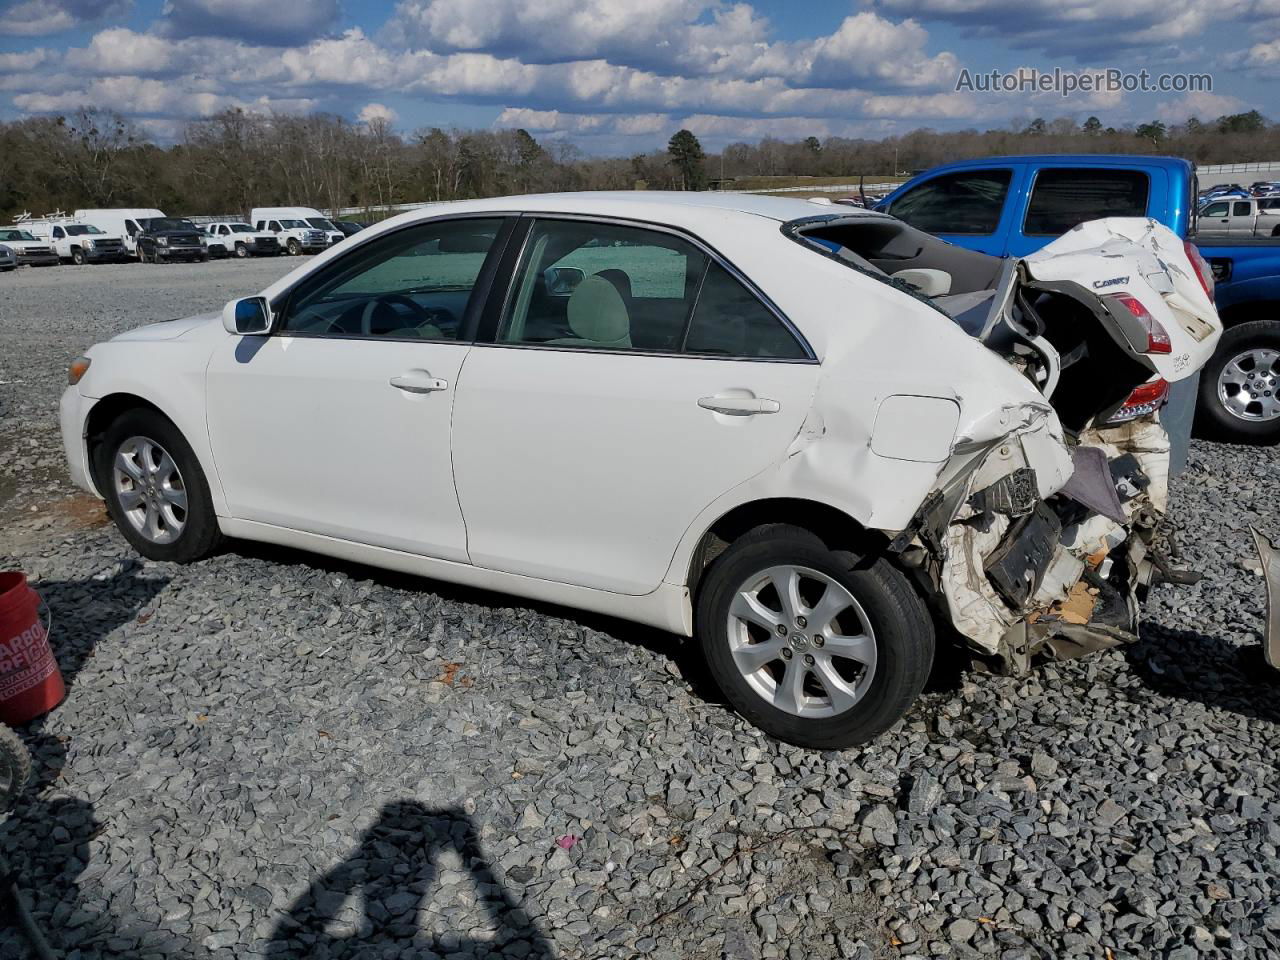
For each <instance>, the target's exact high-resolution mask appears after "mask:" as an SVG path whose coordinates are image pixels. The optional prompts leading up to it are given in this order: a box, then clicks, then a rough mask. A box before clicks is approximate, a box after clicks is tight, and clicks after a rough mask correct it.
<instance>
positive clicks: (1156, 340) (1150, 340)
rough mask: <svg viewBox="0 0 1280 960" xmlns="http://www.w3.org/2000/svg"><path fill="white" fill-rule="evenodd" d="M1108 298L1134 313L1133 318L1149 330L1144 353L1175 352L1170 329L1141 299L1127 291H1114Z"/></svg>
mask: <svg viewBox="0 0 1280 960" xmlns="http://www.w3.org/2000/svg"><path fill="white" fill-rule="evenodd" d="M1106 299H1108V300H1110V301H1111V302H1112V303H1116V304H1119V305H1120V306H1122V307H1124V308H1125V309H1126V310H1128V311H1129V313H1130V314H1132V315H1133V318H1134V319H1135V320H1137V321H1138V323H1140V324H1142V327H1143V329H1145V330H1146V331H1147V349H1146V350H1144V351H1143V352H1144V353H1173V343H1172V342H1171V341H1170V340H1169V331H1168V330H1166V329H1165V328H1164V327H1163V326H1161V324H1160V321H1159V320H1157V319H1156V318H1155V317H1153V316H1152V315H1151V312H1150V311H1149V310H1148V309H1147V308H1146V307H1144V306H1143V305H1142V301H1141V300H1139V299H1138V298H1137V297H1134V296H1131V295H1129V294H1127V293H1113V294H1111V295H1110V296H1108V297H1107V298H1106Z"/></svg>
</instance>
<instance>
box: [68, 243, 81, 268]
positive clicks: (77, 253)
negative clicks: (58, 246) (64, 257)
mask: <svg viewBox="0 0 1280 960" xmlns="http://www.w3.org/2000/svg"><path fill="white" fill-rule="evenodd" d="M71 262H72V263H74V264H75V265H76V266H77V267H83V266H84V251H83V250H81V249H80V248H79V247H76V248H75V249H74V250H72V251H71Z"/></svg>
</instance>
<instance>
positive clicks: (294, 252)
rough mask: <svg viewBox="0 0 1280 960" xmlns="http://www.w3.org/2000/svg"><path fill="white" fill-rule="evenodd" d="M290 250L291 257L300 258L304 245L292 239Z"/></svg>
mask: <svg viewBox="0 0 1280 960" xmlns="http://www.w3.org/2000/svg"><path fill="white" fill-rule="evenodd" d="M288 249H289V256H291V257H296V256H299V255H301V253H302V244H300V243H299V242H298V241H297V240H294V239H292V238H290V240H289V244H288Z"/></svg>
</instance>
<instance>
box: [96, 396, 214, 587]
mask: <svg viewBox="0 0 1280 960" xmlns="http://www.w3.org/2000/svg"><path fill="white" fill-rule="evenodd" d="M133 437H145V438H146V439H148V440H151V441H153V442H155V443H157V444H159V445H160V446H161V447H162V448H164V450H166V451H168V453H169V455H170V456H171V457H172V458H173V461H174V463H176V464H177V467H178V472H179V474H180V475H181V478H182V485H183V488H184V489H185V491H186V494H187V509H186V511H185V519H184V523H183V526H182V530H181V532H180V533H179V534H178V536H177V537H176V538H175V539H174V540H173V541H172V542H170V543H155V542H153V541H152V540H149V539H147V538H146V537H144V536H143V535H142V533H141V532H140V531H139V530H137V529H136V528H135V527H134V526H133V524H132V523H131V522H130V520H129V519H128V517H127V516H126V515H125V510H124V507H123V506H122V505H121V503H120V500H119V496H118V495H117V493H116V490H115V482H114V478H113V470H112V464H113V462H114V460H115V457H116V454H117V453H118V452H119V450H120V447H121V445H122V444H124V443H125V442H126V441H127V440H129V439H130V438H133ZM94 479H95V480H96V481H97V485H98V490H99V491H101V493H102V495H103V497H104V498H105V499H106V502H107V512H108V513H109V514H110V515H111V519H112V520H114V521H115V523H116V526H117V527H119V529H120V532H121V533H122V534H124V538H125V539H126V540H128V541H129V543H130V544H132V545H133V548H134V549H135V550H137V551H138V552H139V553H140V554H142V555H143V556H144V557H147V558H148V559H151V560H167V561H170V562H172V563H191V562H192V561H194V560H199V559H201V558H202V557H206V556H208V555H209V554H211V553H213V552H214V550H216V549H217V547H218V544H219V543H220V542H221V540H222V535H221V533H220V532H219V530H218V518H217V516H216V515H215V514H214V512H213V498H212V497H211V496H210V494H209V483H208V481H207V480H206V479H205V475H204V471H203V470H202V469H200V462H199V461H198V460H197V459H196V455H195V453H194V452H193V451H192V449H191V445H190V444H188V443H187V441H186V439H185V438H184V437H183V436H182V433H181V431H179V430H178V428H177V427H176V426H174V424H173V421H171V420H170V419H169V418H168V417H166V416H164V415H163V414H161V413H159V412H158V411H155V410H149V409H146V408H135V409H132V410H126V411H125V412H124V413H122V414H120V416H118V417H116V419H115V420H114V421H112V423H111V425H110V426H109V427H107V429H106V430H105V431H104V432H103V435H102V440H101V442H100V443H99V444H98V445H97V446H96V447H95V448H94Z"/></svg>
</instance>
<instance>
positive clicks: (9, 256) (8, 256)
mask: <svg viewBox="0 0 1280 960" xmlns="http://www.w3.org/2000/svg"><path fill="white" fill-rule="evenodd" d="M17 268H18V255H17V254H16V253H14V251H13V247H11V246H9V245H7V244H4V243H0V271H4V272H5V273H8V272H9V271H10V270H16V269H17Z"/></svg>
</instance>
